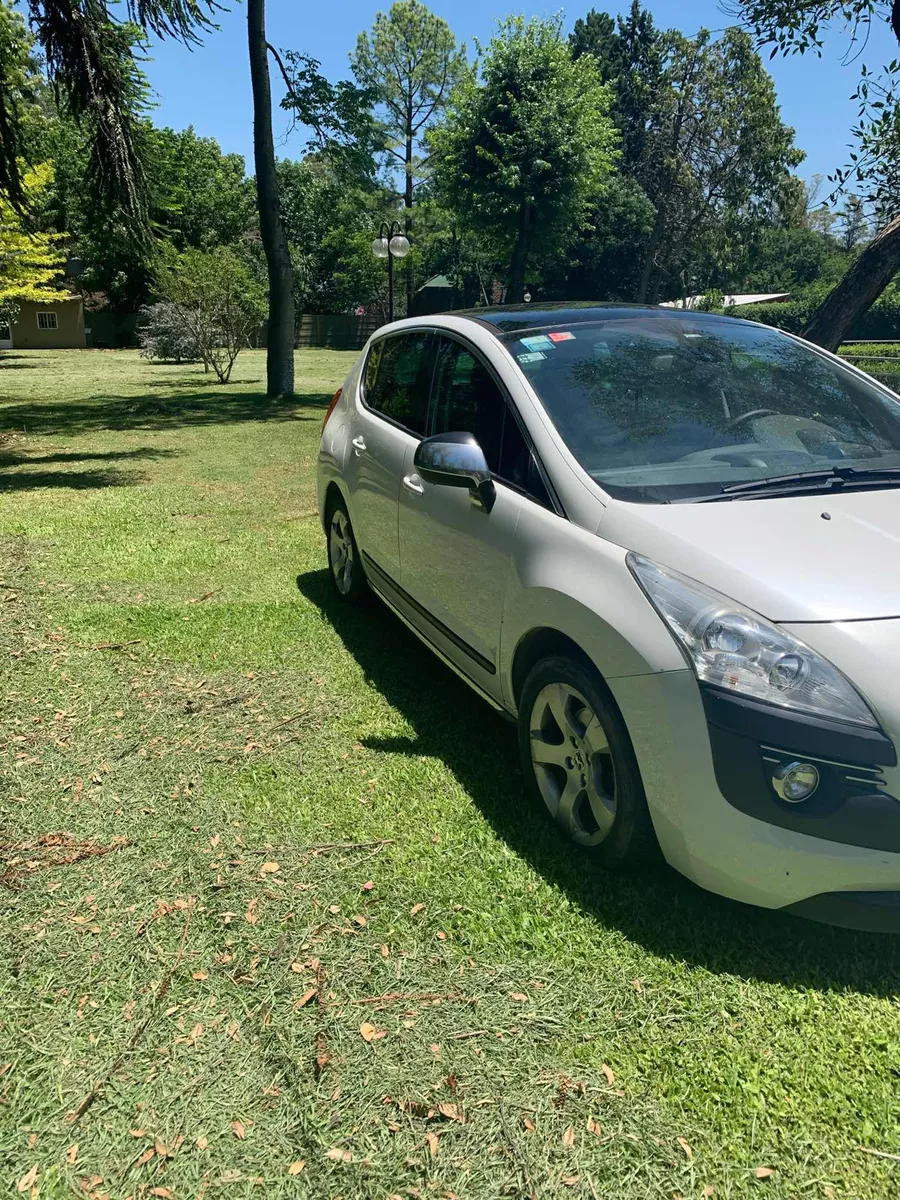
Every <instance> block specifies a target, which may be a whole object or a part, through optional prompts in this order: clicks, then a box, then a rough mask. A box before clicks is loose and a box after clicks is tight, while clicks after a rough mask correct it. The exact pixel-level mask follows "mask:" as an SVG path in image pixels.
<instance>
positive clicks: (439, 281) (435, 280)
mask: <svg viewBox="0 0 900 1200" xmlns="http://www.w3.org/2000/svg"><path fill="white" fill-rule="evenodd" d="M452 287H453V284H452V283H451V282H450V280H449V279H448V278H447V276H446V275H432V277H431V278H430V279H426V280H425V282H424V283H423V284H422V286H421V287H420V288H419V291H420V292H424V291H425V289H426V288H452Z"/></svg>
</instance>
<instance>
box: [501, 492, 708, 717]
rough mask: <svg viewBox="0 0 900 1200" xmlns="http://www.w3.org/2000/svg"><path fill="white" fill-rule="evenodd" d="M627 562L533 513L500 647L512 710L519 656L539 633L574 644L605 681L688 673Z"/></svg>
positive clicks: (612, 549) (518, 553) (550, 516)
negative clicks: (553, 633) (559, 635)
mask: <svg viewBox="0 0 900 1200" xmlns="http://www.w3.org/2000/svg"><path fill="white" fill-rule="evenodd" d="M625 558H626V551H625V550H623V549H622V547H621V546H616V545H613V543H612V542H608V541H606V540H605V539H604V538H602V537H600V536H599V535H598V534H595V533H591V532H589V531H588V530H585V529H582V528H580V527H579V526H577V525H573V524H571V523H570V522H568V521H565V520H564V519H563V518H561V517H558V516H556V515H555V514H554V513H551V512H548V511H546V510H544V509H540V508H538V507H537V506H536V505H535V506H529V514H528V519H527V521H521V520H520V522H519V527H518V530H517V535H516V544H515V549H514V554H513V563H512V570H511V571H510V576H509V582H508V587H507V596H506V605H505V613H504V621H503V630H502V635H501V644H500V671H501V682H502V689H503V698H504V702H505V704H506V705H507V707H508V708H509V709H510V710H511V711H513V712H514V711H515V708H516V704H515V699H514V696H513V686H512V672H513V663H514V661H515V656H516V651H517V649H518V647H519V646H520V644H521V642H522V640H523V638H525V637H526V636H527V635H528V634H529V633H531V632H532V631H533V630H536V629H551V630H555V631H556V632H558V633H562V634H564V635H565V636H566V637H568V638H571V639H572V641H573V642H575V643H576V644H577V645H578V646H579V647H580V648H581V650H582V651H583V652H584V653H585V654H586V655H587V656H588V657H589V658H590V659H591V661H592V662H593V663H594V664H595V665H596V667H597V669H598V671H599V672H600V673H601V675H602V676H603V677H604V678H605V679H607V680H611V679H619V678H627V677H630V676H634V675H646V674H652V673H655V672H658V671H680V670H684V667H685V662H684V659H683V657H682V656H681V653H680V651H679V649H678V647H677V646H676V645H675V642H674V640H673V638H672V636H671V634H670V633H669V631H668V630H667V629H666V627H665V626H664V625H663V623H662V621H661V620H660V618H659V616H658V615H657V613H656V611H655V609H654V608H653V607H652V605H651V604H650V602H649V601H648V600H647V597H646V596H645V595H644V593H643V592H642V590H641V589H640V587H639V586H638V584H637V582H636V580H635V578H634V576H633V575H632V574H631V572H630V571H629V569H628V566H627V564H626V561H625Z"/></svg>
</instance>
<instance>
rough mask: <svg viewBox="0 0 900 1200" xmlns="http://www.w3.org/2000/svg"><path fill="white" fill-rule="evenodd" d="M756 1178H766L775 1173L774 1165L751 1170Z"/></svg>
mask: <svg viewBox="0 0 900 1200" xmlns="http://www.w3.org/2000/svg"><path fill="white" fill-rule="evenodd" d="M753 1174H754V1175H755V1176H756V1178H757V1179H768V1178H769V1176H770V1175H774V1174H775V1168H774V1167H757V1168H756V1170H755V1171H754V1172H753Z"/></svg>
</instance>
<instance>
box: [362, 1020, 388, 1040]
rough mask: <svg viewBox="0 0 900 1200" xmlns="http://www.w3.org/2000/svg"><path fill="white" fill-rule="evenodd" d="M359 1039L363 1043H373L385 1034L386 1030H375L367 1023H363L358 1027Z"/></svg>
mask: <svg viewBox="0 0 900 1200" xmlns="http://www.w3.org/2000/svg"><path fill="white" fill-rule="evenodd" d="M359 1034H360V1037H361V1038H362V1039H363V1041H364V1042H375V1041H377V1040H378V1039H379V1038H383V1037H384V1036H385V1035H386V1034H387V1030H386V1029H376V1028H375V1026H374V1025H372V1024H371V1023H370V1022H369V1021H363V1023H362V1025H360V1027H359Z"/></svg>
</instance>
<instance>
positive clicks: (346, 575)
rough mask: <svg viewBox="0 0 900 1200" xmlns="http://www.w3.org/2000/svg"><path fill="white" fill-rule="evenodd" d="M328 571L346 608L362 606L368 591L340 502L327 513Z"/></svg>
mask: <svg viewBox="0 0 900 1200" xmlns="http://www.w3.org/2000/svg"><path fill="white" fill-rule="evenodd" d="M326 525H327V529H328V567H329V570H330V571H331V582H332V583H333V584H334V590H335V591H336V592H337V594H338V596H340V598H341V599H342V600H344V601H345V602H346V603H348V604H359V603H361V602H362V601H363V600H364V599H365V597H366V595H367V593H368V590H369V585H368V582H367V581H366V577H365V574H364V573H363V568H362V563H361V562H360V555H359V547H358V546H357V544H356V537H355V536H354V533H353V525H352V524H351V522H350V514H349V513H348V512H347V509H346V506H345V504H344V501H343V500H337V501H335V503H334V504H333V505H332V506H331V508H330V509H329V511H328V520H327V522H326Z"/></svg>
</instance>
